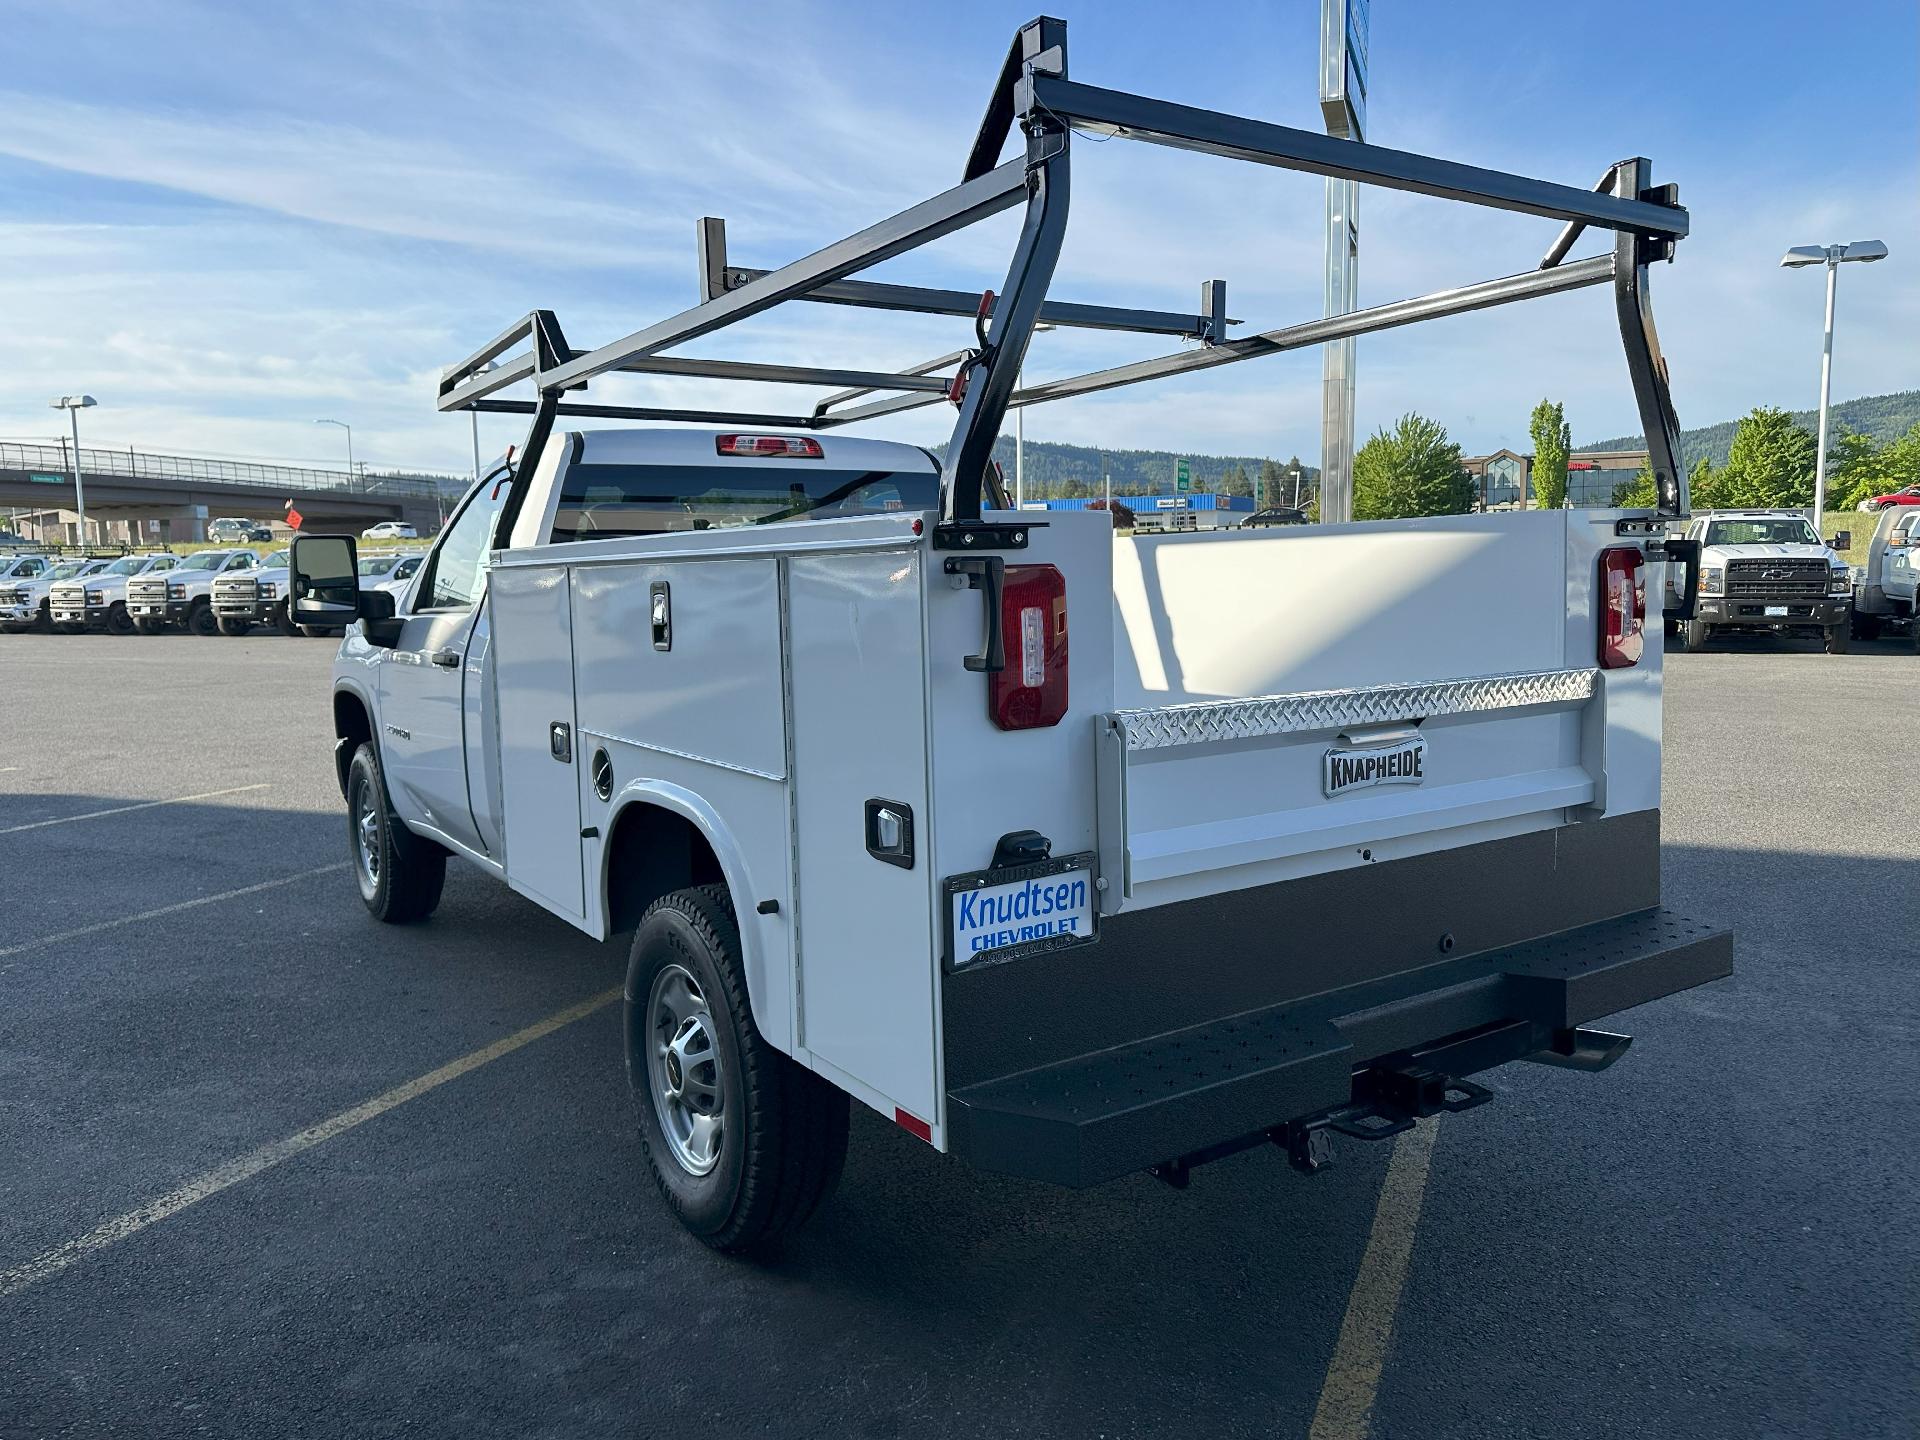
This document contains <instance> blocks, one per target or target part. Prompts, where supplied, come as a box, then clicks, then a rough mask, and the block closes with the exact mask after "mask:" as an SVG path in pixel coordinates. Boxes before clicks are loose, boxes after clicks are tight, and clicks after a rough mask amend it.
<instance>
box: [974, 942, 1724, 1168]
mask: <svg viewBox="0 0 1920 1440" xmlns="http://www.w3.org/2000/svg"><path fill="white" fill-rule="evenodd" d="M1732 972H1733V935H1732V932H1731V931H1728V930H1719V929H1715V928H1713V927H1711V926H1708V925H1704V924H1701V923H1699V922H1696V921H1692V920H1688V919H1685V918H1684V917H1682V916H1679V915H1675V914H1674V913H1673V912H1671V911H1669V910H1663V909H1650V910H1642V911H1639V912H1637V913H1635V914H1631V915H1624V916H1620V917H1618V918H1616V919H1612V920H1603V921H1600V922H1598V923H1595V924H1591V925H1584V926H1581V927H1580V928H1578V929H1574V930H1567V931H1562V932H1561V933H1559V934H1556V935H1549V936H1546V937H1544V938H1542V939H1538V940H1531V941H1528V942H1526V943H1524V944H1520V945H1514V946H1510V947H1507V948H1505V949H1499V950H1491V951H1487V952H1485V953H1483V954H1480V955H1472V956H1468V957H1465V958H1463V959H1458V960H1452V961H1447V962H1443V963H1441V964H1437V965H1432V966H1428V967H1425V968H1423V969H1420V970H1416V971H1413V972H1410V973H1407V974H1402V975H1397V976H1393V977H1391V978H1388V979H1385V980H1379V981H1374V982H1372V983H1369V984H1365V985H1356V986H1353V987H1351V988H1348V989H1344V990H1337V991H1334V992H1332V993H1330V994H1325V995H1319V996H1315V997H1313V998H1312V999H1309V1000H1300V1001H1295V1002H1292V1003H1289V1004H1285V1005H1277V1006H1273V1007H1271V1008H1268V1009H1264V1010H1254V1011H1249V1012H1246V1013H1244V1014H1240V1015H1235V1016H1231V1017H1229V1018H1227V1019H1225V1020H1219V1021H1214V1022H1212V1023H1209V1024H1205V1025H1197V1026H1194V1027H1192V1028H1190V1029H1185V1030H1177V1031H1174V1032H1171V1033H1169V1034H1166V1035H1159V1036H1155V1037H1153V1038H1151V1039H1147V1040H1141V1041H1138V1042H1136V1043H1133V1044H1129V1045H1122V1046H1118V1047H1115V1048H1113V1049H1108V1050H1100V1051H1095V1052H1094V1053H1092V1054H1087V1055H1078V1056H1074V1057H1072V1058H1070V1059H1066V1060H1061V1061H1058V1062H1056V1063H1054V1064H1050V1065H1044V1066H1041V1067H1039V1068H1037V1069H1032V1070H1025V1071H1022V1072H1020V1073H1018V1074H1014V1075H1006V1076H1001V1077H998V1078H994V1079H990V1080H986V1081H982V1082H980V1083H978V1084H974V1085H969V1086H966V1087H964V1088H961V1089H956V1090H954V1091H952V1092H951V1093H950V1094H949V1095H948V1097H947V1100H948V1105H947V1119H948V1138H949V1144H950V1145H951V1147H952V1149H953V1150H954V1151H956V1152H957V1153H959V1154H961V1155H963V1156H965V1157H966V1158H967V1159H968V1160H969V1161H970V1162H972V1163H973V1164H976V1165H978V1166H980V1167H981V1168H983V1169H987V1170H994V1171H998V1172H1000V1173H1002V1174H1007V1175H1018V1176H1023V1177H1026V1178H1029V1179H1034V1180H1046V1181H1050V1182H1053V1183H1055V1184H1060V1185H1073V1186H1085V1185H1096V1184H1099V1183H1101V1182H1102V1181H1105V1180H1111V1179H1114V1178H1116V1177H1118V1176H1121V1175H1126V1174H1129V1173H1131V1172H1133V1171H1135V1170H1142V1169H1147V1168H1150V1167H1153V1166H1156V1165H1160V1164H1163V1163H1164V1162H1168V1161H1177V1160H1178V1159H1179V1158H1180V1157H1183V1156H1204V1155H1205V1154H1206V1153H1207V1152H1209V1151H1215V1152H1217V1153H1228V1152H1230V1151H1231V1150H1232V1149H1235V1148H1238V1146H1237V1144H1236V1143H1235V1142H1237V1141H1241V1140H1243V1139H1246V1138H1248V1137H1256V1138H1257V1137H1259V1136H1260V1135H1261V1134H1262V1133H1263V1132H1267V1131H1274V1130H1278V1129H1279V1128H1280V1127H1283V1126H1287V1125H1296V1124H1300V1123H1303V1122H1307V1121H1310V1120H1314V1119H1316V1118H1318V1117H1322V1116H1325V1115H1326V1114H1327V1113H1328V1112H1330V1111H1336V1110H1341V1109H1342V1108H1344V1107H1350V1106H1352V1105H1354V1104H1355V1103H1356V1102H1363V1101H1365V1100H1367V1099H1368V1098H1370V1096H1371V1095H1372V1094H1373V1093H1375V1085H1374V1081H1373V1079H1372V1073H1374V1072H1405V1071H1408V1070H1426V1071H1436V1072H1441V1073H1444V1074H1446V1075H1450V1076H1454V1077H1459V1076H1464V1075H1469V1074H1473V1073H1475V1072H1477V1071H1480V1070H1485V1069H1488V1068H1490V1067H1492V1066H1495V1065H1500V1064H1504V1063H1506V1062H1507V1061H1509V1060H1516V1059H1519V1058H1521V1057H1523V1056H1526V1055H1530V1054H1534V1053H1537V1052H1541V1051H1550V1050H1551V1048H1552V1047H1553V1046H1554V1045H1555V1044H1556V1040H1558V1042H1559V1043H1560V1044H1561V1045H1562V1047H1563V1048H1564V1047H1565V1045H1566V1044H1567V1037H1566V1035H1565V1032H1567V1031H1570V1030H1572V1029H1574V1028H1575V1027H1578V1026H1581V1025H1584V1024H1586V1023H1587V1022H1588V1021H1592V1020H1597V1019H1599V1018H1600V1017H1602V1016H1605V1015H1611V1014H1614V1013H1616V1012H1617V1011H1621V1010H1625V1009H1628V1008H1630V1007H1631V1006H1634V1005H1640V1004H1644V1003H1645V1002H1647V1001H1649V1000H1656V999H1659V998H1660V997H1661V996H1663V995H1671V994H1673V993H1674V992H1676V991H1679V990H1686V989H1689V988H1691V987H1692V986H1695V985H1702V984H1705V983H1706V982H1707V981H1709V980H1717V979H1720V978H1722V977H1724V976H1727V975H1730V974H1731V973H1732ZM1551 1058H1555V1059H1559V1060H1561V1061H1562V1063H1565V1062H1566V1060H1567V1058H1568V1057H1565V1056H1553V1057H1551ZM1574 1064H1575V1067H1576V1068H1581V1067H1580V1066H1579V1063H1578V1060H1577V1059H1575V1060H1574ZM1588 1068H1592V1067H1588Z"/></svg>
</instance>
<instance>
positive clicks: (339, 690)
mask: <svg viewBox="0 0 1920 1440" xmlns="http://www.w3.org/2000/svg"><path fill="white" fill-rule="evenodd" d="M342 694H346V695H351V696H352V697H353V698H354V700H355V701H356V702H358V704H359V706H360V709H361V711H362V713H363V714H365V715H366V717H367V743H368V744H370V745H372V746H373V753H374V755H375V756H376V757H378V756H379V754H380V710H379V707H378V706H376V705H375V704H374V703H373V697H372V696H371V695H369V694H368V693H367V692H366V691H365V690H364V689H362V688H361V687H360V686H359V685H357V684H355V683H354V682H353V681H351V680H336V681H334V683H333V693H332V695H331V697H330V698H329V699H328V701H327V705H328V708H329V709H332V707H333V705H334V703H335V702H336V701H337V700H338V699H339V697H340V696H341V695H342ZM333 734H334V743H333V770H334V779H335V780H337V781H338V782H339V784H340V798H341V799H342V800H344V799H346V798H347V767H348V766H350V765H351V764H353V752H352V751H351V750H346V749H345V748H344V745H345V741H346V737H345V736H344V735H342V734H341V733H340V730H339V724H338V722H337V721H336V722H335V726H334V732H333Z"/></svg>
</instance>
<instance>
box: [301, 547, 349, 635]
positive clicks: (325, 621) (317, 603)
mask: <svg viewBox="0 0 1920 1440" xmlns="http://www.w3.org/2000/svg"><path fill="white" fill-rule="evenodd" d="M287 580H288V592H289V604H290V606H291V609H292V611H293V622H294V623H295V624H296V625H312V626H315V627H317V628H319V629H323V630H339V629H344V628H345V627H346V626H348V625H351V624H352V623H353V622H354V621H355V620H358V619H359V618H360V616H361V614H362V613H363V612H362V609H361V601H362V598H363V597H362V596H361V594H360V566H359V556H358V554H357V552H356V550H355V548H354V541H353V537H352V536H351V535H301V536H297V537H295V539H294V542H293V553H292V555H291V556H289V557H288V560H287Z"/></svg>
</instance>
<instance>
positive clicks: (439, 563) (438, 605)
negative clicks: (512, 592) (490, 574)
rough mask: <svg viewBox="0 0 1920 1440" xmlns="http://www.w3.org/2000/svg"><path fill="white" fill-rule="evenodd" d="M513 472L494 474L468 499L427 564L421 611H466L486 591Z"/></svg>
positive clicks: (420, 588) (421, 588) (421, 587)
mask: <svg viewBox="0 0 1920 1440" xmlns="http://www.w3.org/2000/svg"><path fill="white" fill-rule="evenodd" d="M512 479H513V472H512V471H510V470H508V469H507V468H506V467H505V466H502V467H501V468H500V469H498V470H496V471H494V473H493V474H491V475H489V476H488V477H487V478H486V479H485V480H483V481H482V482H481V483H480V484H479V485H477V486H475V487H474V490H473V493H472V494H471V495H469V496H468V497H467V503H466V504H465V505H464V506H462V507H461V509H460V513H459V514H458V515H456V516H454V517H453V523H452V524H450V525H448V526H447V528H446V531H445V533H444V534H442V535H441V537H440V543H439V544H438V545H436V546H435V547H434V549H433V554H432V556H431V557H430V558H429V559H428V561H427V573H426V577H425V580H424V581H423V583H421V584H420V585H419V586H417V587H416V593H417V594H418V595H419V597H420V601H419V604H418V605H417V606H416V608H417V609H420V610H465V609H468V608H469V607H471V606H472V605H473V604H474V602H476V601H477V600H479V598H480V592H481V591H482V590H483V589H485V588H486V583H487V560H488V557H489V556H490V555H491V554H492V551H493V525H494V521H496V520H497V519H499V518H500V507H501V506H503V505H505V504H506V503H507V495H508V493H509V492H510V491H511V490H512V489H513V486H512V484H511V483H510V482H511V480H512Z"/></svg>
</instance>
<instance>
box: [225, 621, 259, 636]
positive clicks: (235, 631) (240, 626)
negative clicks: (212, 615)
mask: <svg viewBox="0 0 1920 1440" xmlns="http://www.w3.org/2000/svg"><path fill="white" fill-rule="evenodd" d="M219 624H220V633H221V634H222V635H244V634H246V633H247V632H248V631H249V630H251V629H253V626H252V625H251V624H249V623H248V622H247V621H245V620H227V619H224V618H222V619H220V622H219Z"/></svg>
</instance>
